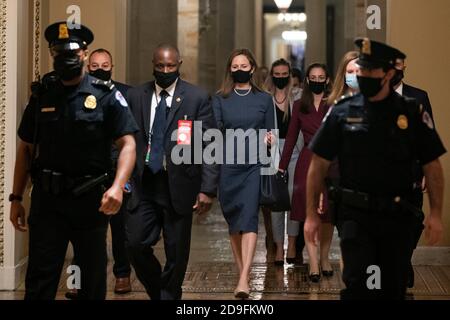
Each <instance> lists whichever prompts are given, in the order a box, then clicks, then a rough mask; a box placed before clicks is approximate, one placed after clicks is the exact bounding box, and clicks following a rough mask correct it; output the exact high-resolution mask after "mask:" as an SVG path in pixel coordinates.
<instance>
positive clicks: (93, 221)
mask: <svg viewBox="0 0 450 320" xmlns="http://www.w3.org/2000/svg"><path fill="white" fill-rule="evenodd" d="M45 37H46V39H47V41H48V42H49V45H50V52H51V55H52V57H53V60H54V72H52V73H50V74H48V75H46V76H44V77H43V79H42V83H40V84H39V85H34V90H33V96H32V98H31V100H30V103H29V105H28V106H27V108H26V110H25V113H24V115H23V118H22V122H21V124H20V127H19V132H18V134H19V137H20V143H19V149H18V153H17V160H16V167H15V175H14V187H13V193H12V194H11V195H10V201H11V202H12V206H11V217H10V219H11V221H12V223H13V224H14V227H15V228H16V229H17V230H19V231H22V232H24V231H26V230H27V227H26V223H25V210H24V207H23V206H22V204H21V201H22V197H23V194H24V192H25V188H26V184H27V180H28V177H29V175H31V178H32V182H33V191H32V196H31V209H30V216H29V218H28V225H29V230H30V239H29V260H28V269H27V274H26V280H25V287H26V293H25V299H28V300H37V299H45V300H50V299H54V298H55V295H56V292H57V288H58V283H59V279H60V275H61V271H62V268H63V265H64V260H65V254H66V250H67V246H68V242H69V241H71V242H72V244H73V246H74V251H75V254H76V255H77V257H78V261H77V262H78V264H79V265H78V267H79V269H78V270H79V271H80V272H79V273H78V274H77V273H76V272H75V274H74V277H75V278H74V279H75V284H76V282H77V281H76V276H77V275H78V276H80V278H81V279H80V280H81V288H78V289H80V290H79V297H80V299H95V300H101V299H105V296H106V264H107V254H106V230H107V226H108V219H109V218H108V216H110V215H114V214H116V213H117V212H118V211H119V209H120V207H121V204H122V200H123V191H124V188H125V185H126V183H127V181H128V179H129V176H130V174H131V172H132V170H133V167H134V164H135V160H136V143H135V139H134V133H135V132H136V131H137V125H136V123H135V122H134V120H133V117H132V115H131V113H130V111H129V109H128V105H127V102H126V100H125V99H124V98H123V96H122V95H121V94H120V92H118V91H117V90H116V89H115V88H114V86H113V85H112V84H111V83H110V82H105V81H101V80H99V79H96V78H94V77H91V76H90V75H88V74H85V73H84V68H83V64H84V61H85V60H86V58H87V46H88V45H89V44H90V43H91V42H92V41H93V38H94V36H93V34H92V32H91V31H90V30H89V29H88V28H86V27H85V26H81V25H79V26H78V28H72V29H71V28H69V26H68V25H67V23H66V22H59V23H56V24H53V25H51V26H50V27H48V28H47V30H46V32H45ZM113 142H115V144H116V145H117V147H118V149H119V150H120V155H119V161H118V167H117V172H116V174H115V177H109V176H108V174H109V173H110V172H111V169H112V164H111V145H112V144H113ZM74 270H77V269H74Z"/></svg>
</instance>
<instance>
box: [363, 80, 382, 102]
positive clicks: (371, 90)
mask: <svg viewBox="0 0 450 320" xmlns="http://www.w3.org/2000/svg"><path fill="white" fill-rule="evenodd" d="M382 82H383V78H369V77H360V76H358V83H359V90H360V92H361V93H362V94H363V96H365V97H366V98H373V97H375V96H376V95H377V94H378V93H379V92H380V91H381V89H383V86H382V85H381V83H382Z"/></svg>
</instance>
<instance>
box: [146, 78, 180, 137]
mask: <svg viewBox="0 0 450 320" xmlns="http://www.w3.org/2000/svg"><path fill="white" fill-rule="evenodd" d="M177 83H178V79H177V80H176V81H175V82H174V83H173V84H172V85H171V86H170V87H168V88H167V89H163V88H161V87H160V86H158V85H157V84H156V82H155V86H156V91H155V93H153V97H152V105H151V112H150V132H152V128H153V122H154V121H155V115H156V107H157V106H158V104H159V103H160V102H161V91H163V90H166V92H167V93H168V94H169V95H168V96H167V98H166V104H167V108H170V107H171V106H172V100H173V96H174V94H175V88H176V86H177Z"/></svg>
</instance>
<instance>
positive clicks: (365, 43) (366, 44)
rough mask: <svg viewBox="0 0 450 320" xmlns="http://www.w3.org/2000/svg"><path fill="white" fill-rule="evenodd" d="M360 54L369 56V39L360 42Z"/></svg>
mask: <svg viewBox="0 0 450 320" xmlns="http://www.w3.org/2000/svg"><path fill="white" fill-rule="evenodd" d="M361 53H362V54H366V55H368V56H370V55H371V54H372V44H371V43H370V40H369V38H364V40H363V42H362V49H361Z"/></svg>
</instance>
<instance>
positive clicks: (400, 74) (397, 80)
mask: <svg viewBox="0 0 450 320" xmlns="http://www.w3.org/2000/svg"><path fill="white" fill-rule="evenodd" d="M404 78H405V71H404V70H395V76H394V77H393V78H392V80H391V86H392V87H396V86H397V85H398V84H400V82H402V80H403V79H404Z"/></svg>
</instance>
